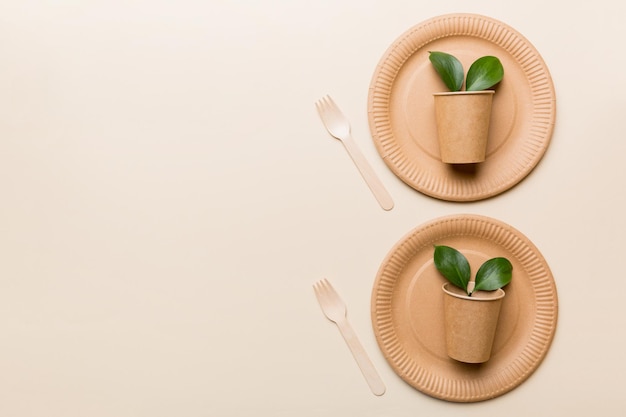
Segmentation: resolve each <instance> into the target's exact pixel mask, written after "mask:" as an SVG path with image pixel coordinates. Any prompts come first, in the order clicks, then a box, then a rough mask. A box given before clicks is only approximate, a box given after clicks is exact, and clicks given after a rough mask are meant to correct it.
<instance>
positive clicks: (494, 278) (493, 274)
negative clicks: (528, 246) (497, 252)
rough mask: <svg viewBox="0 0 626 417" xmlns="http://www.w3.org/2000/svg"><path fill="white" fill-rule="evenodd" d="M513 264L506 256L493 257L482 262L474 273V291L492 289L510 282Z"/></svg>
mask: <svg viewBox="0 0 626 417" xmlns="http://www.w3.org/2000/svg"><path fill="white" fill-rule="evenodd" d="M512 274H513V265H511V262H509V260H508V259H506V258H493V259H489V260H488V261H487V262H485V263H484V264H482V266H481V267H480V268H479V269H478V272H477V273H476V287H475V288H474V291H477V290H483V291H493V290H497V289H498V288H502V287H504V286H505V285H506V284H508V283H509V282H511V277H512Z"/></svg>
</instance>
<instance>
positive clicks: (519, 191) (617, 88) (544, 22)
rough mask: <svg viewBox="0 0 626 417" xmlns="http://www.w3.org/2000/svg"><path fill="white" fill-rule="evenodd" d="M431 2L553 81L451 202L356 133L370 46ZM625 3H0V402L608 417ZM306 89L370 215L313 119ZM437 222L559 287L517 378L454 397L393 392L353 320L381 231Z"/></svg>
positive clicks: (612, 401)
mask: <svg viewBox="0 0 626 417" xmlns="http://www.w3.org/2000/svg"><path fill="white" fill-rule="evenodd" d="M448 13H475V14H480V15H484V16H489V17H491V18H494V19H497V20H499V21H501V22H503V23H505V24H507V25H509V26H511V27H512V28H514V29H515V30H517V31H518V32H520V33H521V34H522V35H523V36H524V37H526V39H527V40H528V41H529V42H530V43H532V45H533V46H534V47H535V48H536V49H537V51H538V52H539V53H540V54H541V57H542V58H543V60H544V61H545V63H546V65H547V67H548V68H549V70H550V74H551V76H552V79H553V82H554V87H555V91H556V102H557V115H556V122H555V125H554V131H553V134H552V138H551V142H550V145H549V147H548V149H547V152H546V153H545V155H544V156H543V158H542V159H541V161H540V162H539V163H538V165H537V166H536V167H535V169H533V170H532V171H531V172H530V174H529V175H528V176H527V177H525V178H524V179H523V180H522V181H521V182H520V183H519V184H517V185H516V186H514V187H513V188H511V189H510V190H508V191H506V192H504V193H502V194H499V195H497V196H495V197H493V198H489V199H485V200H480V201H475V202H449V201H442V200H438V199H436V198H432V197H429V196H426V195H424V194H422V193H420V192H418V191H416V190H414V189H413V188H411V187H409V186H408V185H406V184H405V183H404V182H403V181H402V180H400V179H399V178H398V177H397V176H395V175H394V174H393V172H391V170H390V169H389V168H388V167H387V166H386V164H385V162H384V161H383V159H382V158H381V156H380V155H379V154H378V152H377V150H376V147H375V144H374V142H373V140H372V134H371V132H370V129H369V125H368V113H367V99H368V89H369V87H370V82H371V79H372V75H373V74H374V71H375V68H376V65H377V64H378V62H379V60H380V58H381V57H382V56H383V54H384V53H385V51H386V50H387V48H388V47H389V46H390V45H391V44H392V43H393V42H394V41H395V40H396V39H397V38H398V37H399V36H400V35H401V34H402V33H404V32H405V31H406V30H408V29H409V28H411V27H413V26H414V25H416V24H419V23H420V22H423V21H425V20H427V19H430V18H432V17H435V16H439V15H443V14H448ZM625 18H626V5H625V3H623V2H618V1H616V0H599V1H596V2H573V3H569V4H567V6H566V7H565V6H564V5H563V4H562V3H561V2H546V1H540V0H527V1H523V2H514V3H506V2H502V1H495V0H478V1H474V2H472V3H471V4H470V3H467V2H463V1H460V0H451V1H447V2H404V1H397V0H391V1H385V2H382V1H380V2H379V1H365V2H364V1H356V0H346V1H340V2H338V1H331V0H317V1H313V2H310V1H301V0H296V1H286V0H284V1H280V0H266V1H264V0H260V1H252V0H248V1H246V0H239V1H232V2H226V1H217V0H209V1H192V0H181V1H176V2H174V1H167V0H157V1H147V0H132V1H121V0H112V1H111V0H107V1H104V0H85V1H71V0H59V1H56V2H42V1H35V0H32V1H31V0H28V1H17V0H6V1H3V2H2V3H1V4H0V192H1V193H2V204H0V393H1V395H0V398H1V399H0V415H2V416H7V417H9V416H10V417H30V416H33V417H35V416H37V417H39V416H46V417H74V416H76V417H78V416H80V417H83V416H90V417H100V416H112V417H113V416H114V417H126V416H129V417H130V416H132V417H136V416H146V417H147V416H149V417H161V416H163V417H169V416H185V417H192V416H220V417H228V416H237V417H239V416H241V417H244V416H245V417H247V416H259V417H260V416H267V417H277V416H302V417H314V416H322V415H323V416H328V417H345V416H352V415H354V416H356V415H359V416H364V417H366V416H394V417H404V416H406V417H409V416H411V417H412V416H427V415H437V416H439V417H447V416H450V417H452V416H458V415H464V416H481V417H490V416H494V417H495V416H502V415H513V416H528V415H532V416H535V417H540V416H555V415H574V414H576V415H578V414H580V415H583V414H594V415H602V416H614V415H619V412H623V410H624V409H626V399H625V397H624V395H623V387H624V385H625V384H626V359H624V351H625V350H626V341H625V337H624V328H626V303H625V302H624V301H623V297H624V290H622V287H623V284H622V283H623V282H624V277H623V275H624V273H623V271H621V266H622V263H623V262H622V259H623V258H624V256H625V253H624V251H625V250H626V242H625V236H626V217H625V216H624V212H625V211H626V191H625V189H626V164H624V161H623V158H624V155H625V154H626V140H625V139H624V133H623V132H624V122H623V120H624V114H625V110H626V99H625V97H626V96H625V95H624V93H625V92H626V91H625V89H626V86H625V84H624V82H623V79H624V68H625V67H626V54H625V53H624V47H623V40H624V39H625V38H626V26H625V25H624V24H623V22H624V19H625ZM505 76H506V75H505ZM326 94H330V95H331V96H332V97H333V98H334V99H335V100H336V102H337V103H338V104H339V105H340V107H341V108H342V109H343V111H344V113H345V114H346V115H347V116H348V117H349V119H350V121H351V125H352V133H353V135H354V138H355V141H356V142H357V144H358V146H359V147H360V148H361V150H362V151H363V153H364V154H365V156H366V158H367V159H368V160H369V161H370V163H371V165H372V166H373V168H374V170H375V171H376V173H377V174H378V175H379V176H380V178H381V180H382V182H383V183H384V184H385V186H386V188H387V189H388V190H389V192H390V194H391V195H392V197H393V199H394V202H395V207H394V208H393V209H392V210H390V211H384V210H382V209H381V208H380V207H379V206H378V204H377V203H376V200H375V199H374V197H373V196H372V194H371V193H370V191H369V189H368V188H367V186H366V185H365V183H364V181H363V179H362V178H361V177H360V175H359V173H358V171H357V170H356V168H355V166H354V164H353V163H352V161H351V160H350V159H349V157H348V155H347V153H346V152H345V150H344V149H343V147H342V145H341V143H340V142H339V141H337V140H335V139H333V138H331V137H330V135H329V134H328V133H327V131H326V130H325V129H324V127H323V126H322V124H321V122H320V119H319V117H318V115H317V112H316V110H315V107H314V102H315V101H316V100H317V99H319V98H320V97H322V96H324V95H326ZM463 213H466V214H477V215H483V216H488V217H492V218H495V219H497V220H499V221H502V222H504V223H506V224H509V225H511V226H512V227H514V228H516V229H517V230H519V231H521V232H522V233H523V234H524V235H525V236H526V237H528V239H530V240H531V241H532V242H533V244H534V245H536V247H537V248H538V250H539V251H540V252H541V254H542V255H543V256H544V257H545V260H546V261H547V263H548V264H549V266H550V269H551V271H552V274H553V275H554V281H555V283H556V287H557V290H558V300H559V310H558V312H559V316H558V325H557V330H556V335H555V337H554V340H553V342H552V345H551V347H550V349H549V351H548V353H547V355H546V357H545V359H544V360H543V362H542V363H541V365H540V366H539V367H538V368H537V370H536V371H535V372H534V373H533V374H532V375H531V376H530V377H529V378H528V379H527V380H526V381H525V382H524V383H522V384H521V385H520V386H519V387H517V388H515V389H514V390H512V391H511V392H509V393H507V394H504V395H502V396H499V397H497V398H495V399H491V400H488V401H484V402H479V403H472V404H456V403H451V402H447V401H442V400H439V399H435V398H432V397H429V396H427V395H425V394H423V393H422V392H420V391H418V390H416V389H414V388H413V387H411V386H410V385H409V384H407V383H405V382H404V381H403V380H402V379H401V378H400V377H399V376H398V375H397V374H396V373H395V372H394V371H393V369H392V367H391V366H390V365H389V364H388V363H387V361H386V360H385V358H384V356H383V354H382V352H381V350H380V348H379V346H378V344H377V342H376V338H375V335H374V331H373V327H372V321H371V309H370V297H371V294H372V288H373V285H374V280H375V277H376V274H377V271H378V269H379V267H380V266H381V263H382V262H383V260H384V259H385V256H386V255H387V254H388V253H389V251H390V250H391V248H392V247H393V246H394V245H395V243H396V242H398V241H399V240H400V239H401V238H402V237H403V236H404V235H405V234H406V233H408V232H409V231H410V230H412V229H414V228H415V227H417V226H419V225H421V224H424V223H425V222H428V221H430V220H432V219H434V218H438V217H441V216H446V215H456V214H463ZM321 278H328V279H329V280H330V281H331V282H332V283H333V284H334V285H335V287H336V288H337V290H338V291H339V292H340V293H341V295H342V297H343V299H344V300H345V302H346V304H347V305H348V318H349V320H350V322H351V324H352V325H353V327H354V328H355V331H356V333H357V334H358V335H359V337H360V339H361V341H362V343H363V345H364V347H365V350H366V351H367V352H368V354H369V355H370V357H371V359H372V362H373V363H374V365H375V366H376V368H377V369H378V371H379V373H380V375H381V377H382V379H383V381H384V383H385V385H386V387H387V391H386V393H385V394H384V395H383V396H380V397H377V396H374V395H372V394H371V392H370V391H369V389H368V387H367V385H366V383H365V381H364V379H363V377H362V375H361V374H360V372H359V369H358V367H357V365H356V363H355V361H354V360H353V358H352V356H351V354H350V352H349V350H348V348H347V347H346V344H345V343H344V341H343V339H342V338H341V336H340V335H339V332H338V331H337V328H336V327H335V326H334V325H333V324H332V323H331V322H330V321H328V320H327V319H326V318H325V317H324V316H323V314H322V312H321V310H320V307H319V305H318V303H317V301H316V299H315V296H314V294H313V289H312V285H313V283H315V282H316V281H317V280H319V279H321Z"/></svg>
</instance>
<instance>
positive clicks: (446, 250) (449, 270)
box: [433, 245, 470, 292]
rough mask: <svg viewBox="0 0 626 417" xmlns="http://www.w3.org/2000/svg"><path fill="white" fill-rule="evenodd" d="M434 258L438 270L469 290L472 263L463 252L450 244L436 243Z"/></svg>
mask: <svg viewBox="0 0 626 417" xmlns="http://www.w3.org/2000/svg"><path fill="white" fill-rule="evenodd" d="M433 259H434V261H435V267H436V268H437V270H438V271H439V272H441V274H442V275H443V276H444V277H445V278H446V279H447V280H448V281H450V282H451V283H452V284H453V285H456V286H457V287H459V288H461V289H462V290H464V291H465V292H467V283H468V282H469V280H470V265H469V262H467V258H466V257H465V256H463V254H462V253H461V252H459V251H458V250H456V249H454V248H451V247H449V246H437V245H435V254H434V256H433Z"/></svg>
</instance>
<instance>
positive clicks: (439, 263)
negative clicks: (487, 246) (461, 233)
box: [434, 245, 513, 296]
mask: <svg viewBox="0 0 626 417" xmlns="http://www.w3.org/2000/svg"><path fill="white" fill-rule="evenodd" d="M434 261H435V267H436V268H437V270H438V271H439V272H441V274H442V275H443V276H444V277H445V278H446V279H447V280H448V281H450V282H451V283H452V284H453V285H456V286H457V287H459V288H461V289H462V290H464V291H465V292H466V293H467V294H468V295H470V296H471V295H472V292H473V291H478V290H482V291H494V290H497V289H498V288H502V287H504V286H505V285H506V284H508V283H509V282H511V278H512V273H513V265H511V262H510V261H509V260H508V259H506V258H501V257H500V258H492V259H489V260H488V261H486V262H485V263H484V264H482V265H481V267H480V268H479V269H478V272H477V273H476V279H475V280H474V281H475V284H476V286H475V287H474V290H473V291H471V292H470V291H468V290H467V284H468V283H469V282H470V279H471V271H470V265H469V262H468V261H467V258H466V257H465V256H464V255H463V254H462V253H461V252H459V251H458V250H456V249H454V248H451V247H449V246H437V245H435V254H434Z"/></svg>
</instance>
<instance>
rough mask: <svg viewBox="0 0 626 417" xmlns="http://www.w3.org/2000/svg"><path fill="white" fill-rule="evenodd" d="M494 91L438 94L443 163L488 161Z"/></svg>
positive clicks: (438, 117)
mask: <svg viewBox="0 0 626 417" xmlns="http://www.w3.org/2000/svg"><path fill="white" fill-rule="evenodd" d="M494 93H495V92H494V91H493V90H486V91H457V92H452V93H435V94H434V99H435V117H436V125H437V136H438V139H439V151H440V153H441V160H442V162H444V163H448V164H469V163H478V162H483V161H484V160H485V154H486V152H487V138H488V136H489V123H490V120H491V106H492V103H493V95H494Z"/></svg>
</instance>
